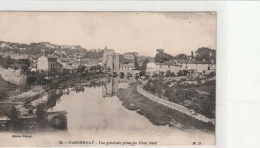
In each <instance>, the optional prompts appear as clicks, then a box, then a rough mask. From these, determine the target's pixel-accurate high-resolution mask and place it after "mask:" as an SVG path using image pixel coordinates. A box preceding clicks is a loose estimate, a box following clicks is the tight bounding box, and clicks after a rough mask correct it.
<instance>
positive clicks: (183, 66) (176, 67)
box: [146, 60, 216, 75]
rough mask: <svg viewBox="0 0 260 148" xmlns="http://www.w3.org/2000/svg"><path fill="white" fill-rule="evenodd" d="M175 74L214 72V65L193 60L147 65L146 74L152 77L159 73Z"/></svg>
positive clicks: (212, 62)
mask: <svg viewBox="0 0 260 148" xmlns="http://www.w3.org/2000/svg"><path fill="white" fill-rule="evenodd" d="M168 70H169V71H170V72H174V73H175V74H177V73H178V72H179V71H180V70H189V71H194V72H199V73H203V72H207V71H214V70H216V64H215V62H214V61H195V60H175V61H167V62H165V63H155V62H149V63H147V69H146V73H147V74H148V75H153V74H154V73H157V74H158V73H160V72H164V73H166V72H167V71H168Z"/></svg>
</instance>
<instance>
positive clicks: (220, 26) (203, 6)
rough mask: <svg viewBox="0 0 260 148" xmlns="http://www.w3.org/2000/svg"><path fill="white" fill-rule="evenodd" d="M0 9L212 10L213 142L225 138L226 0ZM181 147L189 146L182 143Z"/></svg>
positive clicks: (16, 3)
mask: <svg viewBox="0 0 260 148" xmlns="http://www.w3.org/2000/svg"><path fill="white" fill-rule="evenodd" d="M0 11H215V12H217V49H216V50H217V91H216V92H217V102H216V104H217V116H216V119H217V121H216V146H203V147H204V148H205V147H211V148H212V147H214V148H225V147H226V146H227V142H226V138H227V136H226V126H227V125H226V121H227V120H226V115H227V113H226V88H227V87H226V84H227V83H226V82H227V81H226V77H227V70H226V67H227V66H226V65H227V57H226V55H227V54H226V45H227V43H226V2H212V1H210V2H206V1H197V2H194V1H160V2H159V1H60V0H57V1H28V0H27V1H24V0H13V1H8V0H5V1H0ZM183 147H184V148H186V147H190V146H183Z"/></svg>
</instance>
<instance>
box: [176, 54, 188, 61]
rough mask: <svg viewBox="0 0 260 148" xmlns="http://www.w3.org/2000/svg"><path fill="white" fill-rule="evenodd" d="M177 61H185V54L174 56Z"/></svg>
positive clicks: (186, 57)
mask: <svg viewBox="0 0 260 148" xmlns="http://www.w3.org/2000/svg"><path fill="white" fill-rule="evenodd" d="M175 58H176V59H177V60H187V59H188V56H187V55H186V54H178V55H176V56H175Z"/></svg>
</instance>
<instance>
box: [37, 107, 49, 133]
mask: <svg viewBox="0 0 260 148" xmlns="http://www.w3.org/2000/svg"><path fill="white" fill-rule="evenodd" d="M46 113H47V111H46V109H45V105H44V104H39V105H37V107H36V122H37V125H38V126H39V127H40V128H41V127H45V126H46V125H47V119H46Z"/></svg>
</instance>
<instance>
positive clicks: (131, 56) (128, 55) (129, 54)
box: [124, 52, 138, 60]
mask: <svg viewBox="0 0 260 148" xmlns="http://www.w3.org/2000/svg"><path fill="white" fill-rule="evenodd" d="M135 56H138V53H137V52H127V53H125V54H124V58H125V59H129V60H134V58H135Z"/></svg>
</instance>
